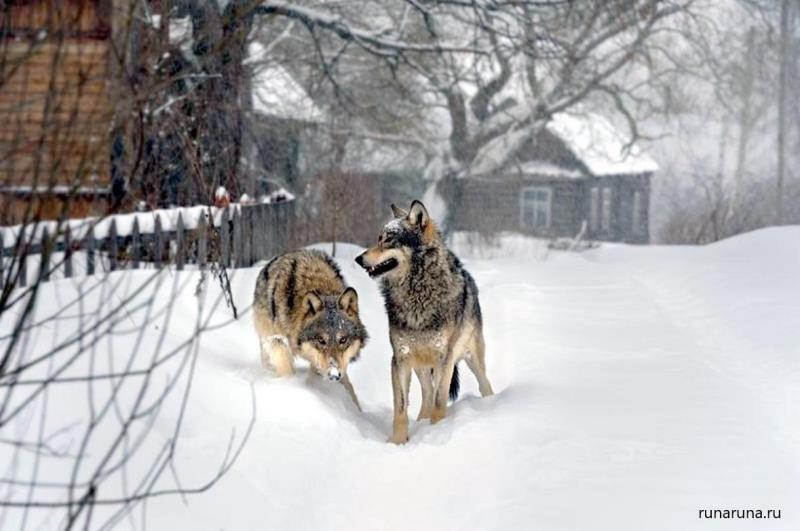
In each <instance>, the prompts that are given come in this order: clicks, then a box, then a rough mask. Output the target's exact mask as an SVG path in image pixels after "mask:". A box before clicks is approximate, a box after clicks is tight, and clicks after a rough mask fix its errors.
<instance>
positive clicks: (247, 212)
mask: <svg viewBox="0 0 800 531" xmlns="http://www.w3.org/2000/svg"><path fill="white" fill-rule="evenodd" d="M242 227H243V228H244V237H243V238H242V239H243V240H244V267H250V266H251V265H253V209H252V208H246V209H244V211H243V212H242Z"/></svg>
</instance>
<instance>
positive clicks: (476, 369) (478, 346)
mask: <svg viewBox="0 0 800 531" xmlns="http://www.w3.org/2000/svg"><path fill="white" fill-rule="evenodd" d="M471 343H472V344H471V345H470V348H469V355H468V356H467V357H466V358H465V361H466V362H467V367H469V370H471V371H472V374H474V375H475V378H477V379H478V388H479V389H480V392H481V396H492V395H493V394H494V391H493V390H492V384H490V383H489V378H487V377H486V345H485V344H484V342H483V335H482V334H481V333H480V332H478V333H476V334H475V339H474V340H473V341H472V342H471Z"/></svg>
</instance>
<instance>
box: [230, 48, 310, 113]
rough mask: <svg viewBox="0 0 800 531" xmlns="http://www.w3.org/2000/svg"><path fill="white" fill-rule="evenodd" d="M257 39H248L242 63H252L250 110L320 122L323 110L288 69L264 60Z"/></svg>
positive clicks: (262, 51)
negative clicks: (251, 102)
mask: <svg viewBox="0 0 800 531" xmlns="http://www.w3.org/2000/svg"><path fill="white" fill-rule="evenodd" d="M265 56H266V50H265V48H264V45H263V44H261V43H260V42H255V41H254V42H251V43H250V45H249V46H248V49H247V59H246V60H245V64H253V65H254V71H253V78H252V83H253V110H254V111H255V112H257V113H259V114H262V115H264V116H271V117H275V118H282V119H285V120H294V121H301V122H320V121H322V120H324V119H325V112H324V111H323V110H322V109H321V108H320V107H319V106H318V105H317V104H316V103H314V100H312V99H311V97H310V96H309V95H308V93H307V92H306V91H305V89H303V87H301V86H300V84H299V83H298V82H297V81H296V80H295V79H294V77H292V75H291V74H290V73H289V71H288V70H286V69H285V68H283V67H282V66H281V65H279V64H277V63H269V62H267V61H266V57H265Z"/></svg>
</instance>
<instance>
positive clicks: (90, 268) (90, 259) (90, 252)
mask: <svg viewBox="0 0 800 531" xmlns="http://www.w3.org/2000/svg"><path fill="white" fill-rule="evenodd" d="M96 247H97V241H96V240H95V239H94V228H89V234H87V235H86V274H87V275H94V250H95V248H96Z"/></svg>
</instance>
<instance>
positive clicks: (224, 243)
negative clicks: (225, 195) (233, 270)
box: [219, 207, 231, 267]
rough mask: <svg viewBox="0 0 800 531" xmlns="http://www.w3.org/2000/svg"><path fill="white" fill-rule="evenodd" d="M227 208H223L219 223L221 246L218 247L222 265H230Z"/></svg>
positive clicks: (229, 234)
mask: <svg viewBox="0 0 800 531" xmlns="http://www.w3.org/2000/svg"><path fill="white" fill-rule="evenodd" d="M228 210H229V209H228V207H225V208H223V210H222V218H221V221H220V224H219V245H220V247H222V249H220V259H222V265H223V266H225V267H230V265H231V247H230V243H231V233H230V231H229V230H228V228H229V224H228Z"/></svg>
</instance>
